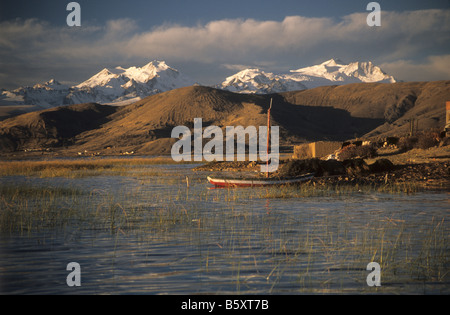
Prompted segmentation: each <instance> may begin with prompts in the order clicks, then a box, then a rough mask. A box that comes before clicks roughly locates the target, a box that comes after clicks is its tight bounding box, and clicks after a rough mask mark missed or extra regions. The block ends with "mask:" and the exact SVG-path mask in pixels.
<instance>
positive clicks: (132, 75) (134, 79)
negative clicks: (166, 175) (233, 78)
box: [67, 61, 196, 104]
mask: <svg viewBox="0 0 450 315" xmlns="http://www.w3.org/2000/svg"><path fill="white" fill-rule="evenodd" d="M195 83H196V82H195V81H193V80H191V79H190V78H188V77H186V76H185V75H183V74H181V73H180V72H178V70H176V69H174V68H171V67H169V66H168V65H167V64H166V63H165V62H164V61H152V62H150V63H148V64H147V65H145V66H143V67H141V68H138V67H130V68H127V69H124V68H122V67H116V68H114V69H108V68H105V69H103V70H102V71H100V72H99V73H97V74H96V75H94V76H92V77H91V78H90V79H88V80H86V81H84V82H82V83H80V84H78V85H77V86H75V87H74V89H73V91H71V93H70V94H69V95H68V96H67V98H68V99H69V100H70V101H71V102H70V103H73V104H75V103H86V102H97V103H119V102H120V103H124V102H127V101H136V100H139V99H141V98H144V97H146V96H149V95H153V94H157V93H161V92H165V91H169V90H173V89H176V88H180V87H185V86H190V85H194V84H195Z"/></svg>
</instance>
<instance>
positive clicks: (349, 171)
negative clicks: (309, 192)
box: [195, 158, 450, 191]
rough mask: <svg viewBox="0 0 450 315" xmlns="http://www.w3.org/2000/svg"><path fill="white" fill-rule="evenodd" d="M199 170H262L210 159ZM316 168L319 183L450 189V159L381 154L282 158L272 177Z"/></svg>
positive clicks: (255, 172) (252, 164)
mask: <svg viewBox="0 0 450 315" xmlns="http://www.w3.org/2000/svg"><path fill="white" fill-rule="evenodd" d="M195 170H196V171H209V172H239V173H242V174H252V175H253V176H265V174H264V173H260V165H259V164H258V163H257V162H250V161H247V162H210V163H207V164H204V165H202V166H199V167H197V168H195ZM310 172H314V173H315V174H316V176H315V177H314V179H313V180H312V181H313V183H315V184H317V185H324V186H325V185H338V184H348V185H372V186H380V185H407V186H415V187H417V188H423V189H430V190H447V191H448V190H449V189H450V162H449V161H430V162H426V163H406V164H393V163H392V162H391V161H390V160H389V159H386V158H381V159H378V160H376V161H375V162H373V163H371V164H368V163H366V161H365V160H363V159H352V160H346V161H342V162H341V161H337V160H326V161H325V160H320V159H307V160H285V161H280V167H279V170H278V172H276V173H272V174H271V175H270V177H292V176H298V175H301V174H305V173H310Z"/></svg>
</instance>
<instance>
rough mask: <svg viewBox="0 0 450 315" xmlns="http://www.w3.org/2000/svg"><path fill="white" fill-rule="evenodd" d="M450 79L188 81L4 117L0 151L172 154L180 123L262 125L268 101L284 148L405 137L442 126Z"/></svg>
mask: <svg viewBox="0 0 450 315" xmlns="http://www.w3.org/2000/svg"><path fill="white" fill-rule="evenodd" d="M449 96H450V81H433V82H396V83H391V84H386V83H356V84H345V85H332V86H321V87H316V88H311V89H307V90H299V91H290V92H283V93H275V94H270V95H265V94H256V93H252V94H245V93H244V94H239V93H232V92H230V91H226V90H223V89H216V88H212V87H204V86H195V85H194V86H189V87H184V88H179V89H174V90H170V91H167V92H162V93H159V94H157V95H151V96H148V97H146V98H144V99H142V100H140V101H137V102H135V103H133V104H130V105H125V106H112V105H100V104H97V103H84V104H76V105H68V106H60V107H55V108H50V109H46V110H40V111H34V112H30V113H26V114H23V115H18V116H15V117H12V118H9V119H5V120H3V121H0V152H2V153H4V154H7V152H13V153H12V154H16V152H17V151H22V152H23V151H24V150H27V151H29V150H32V151H33V150H40V151H44V152H45V151H46V150H49V151H51V152H53V153H52V154H64V155H67V154H68V155H76V154H77V152H80V153H81V154H84V152H88V153H89V154H92V153H95V154H102V155H103V154H105V155H113V154H120V153H124V152H134V153H137V154H170V150H171V147H172V144H173V143H174V142H176V141H177V140H178V139H175V138H172V137H171V131H172V130H173V128H174V127H176V126H187V127H189V128H192V127H193V121H194V118H197V117H201V118H202V119H203V126H204V127H206V126H208V125H214V126H219V127H220V128H225V127H226V126H243V127H247V126H265V125H266V124H267V110H268V106H269V103H270V100H271V99H272V100H273V108H272V110H271V116H272V120H271V122H272V125H274V126H275V125H276V126H279V127H280V145H282V146H289V145H293V144H295V143H302V142H307V141H319V140H337V141H343V140H348V139H353V138H354V137H362V138H370V137H385V136H389V135H406V134H408V132H409V125H410V121H411V120H412V119H415V121H418V123H419V129H420V130H431V129H433V128H436V129H438V128H439V129H441V130H442V128H443V126H444V125H445V104H446V101H447V100H448V97H449Z"/></svg>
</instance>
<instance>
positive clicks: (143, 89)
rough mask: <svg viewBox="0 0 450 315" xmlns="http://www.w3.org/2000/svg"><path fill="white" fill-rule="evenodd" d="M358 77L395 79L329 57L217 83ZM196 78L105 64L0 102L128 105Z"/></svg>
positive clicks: (292, 84)
mask: <svg viewBox="0 0 450 315" xmlns="http://www.w3.org/2000/svg"><path fill="white" fill-rule="evenodd" d="M356 82H387V83H394V82H396V81H395V79H394V78H393V77H392V76H390V75H387V74H385V73H384V72H383V71H382V70H381V69H380V68H379V67H377V66H375V65H373V64H372V63H371V62H370V61H369V62H352V63H350V64H344V63H343V62H342V61H339V60H338V59H331V60H328V61H325V62H323V63H321V64H319V65H315V66H311V67H306V68H301V69H297V70H291V71H289V72H287V73H279V74H274V73H271V72H264V71H262V70H259V69H246V70H243V71H240V72H239V73H236V74H235V75H233V76H230V77H228V78H226V80H225V81H224V82H222V83H221V84H219V85H216V86H215V87H216V88H219V89H224V90H228V91H231V92H236V93H258V94H267V93H278V92H286V91H295V90H304V89H310V88H314V87H317V86H323V85H340V84H347V83H356ZM194 84H197V82H196V81H194V80H193V79H190V78H189V77H187V76H185V75H183V74H182V73H180V72H179V71H178V70H176V69H174V68H171V67H170V66H168V65H167V64H166V63H165V62H164V61H156V60H154V61H152V62H150V63H148V64H146V65H145V66H143V67H130V68H122V67H115V68H105V69H103V70H102V71H100V72H99V73H97V74H95V75H94V76H92V77H91V78H89V79H88V80H86V81H84V82H82V83H80V84H78V85H75V86H67V85H63V84H60V83H59V82H58V81H56V80H53V79H52V80H50V81H48V82H45V83H43V84H36V85H34V86H32V87H20V88H18V89H15V90H12V91H5V90H0V105H37V106H39V107H42V108H50V107H54V106H60V105H70V104H78V103H88V102H96V103H100V104H115V105H126V104H130V103H132V102H134V101H138V100H140V99H142V98H144V97H147V96H149V95H153V94H157V93H161V92H165V91H169V90H172V89H176V88H181V87H185V86H191V85H194Z"/></svg>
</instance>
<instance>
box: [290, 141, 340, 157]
mask: <svg viewBox="0 0 450 315" xmlns="http://www.w3.org/2000/svg"><path fill="white" fill-rule="evenodd" d="M341 148H342V142H339V141H318V142H312V143H305V144H301V145H296V146H294V155H293V158H294V159H309V158H323V157H326V156H328V155H330V154H333V153H335V152H336V151H337V150H340V149H341Z"/></svg>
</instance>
